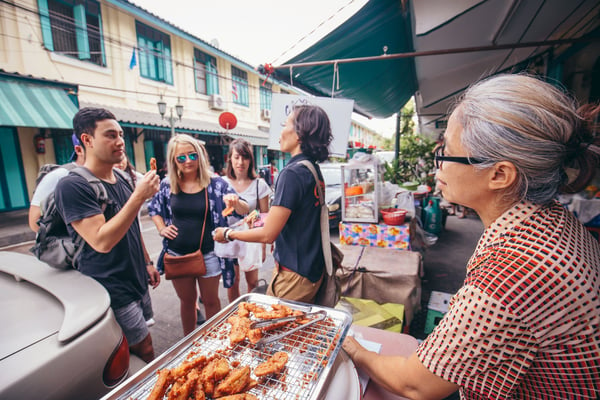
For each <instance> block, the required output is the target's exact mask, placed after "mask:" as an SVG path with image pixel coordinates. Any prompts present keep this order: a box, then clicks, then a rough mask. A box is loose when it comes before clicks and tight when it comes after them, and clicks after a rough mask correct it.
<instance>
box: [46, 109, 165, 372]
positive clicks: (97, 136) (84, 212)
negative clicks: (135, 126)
mask: <svg viewBox="0 0 600 400" xmlns="http://www.w3.org/2000/svg"><path fill="white" fill-rule="evenodd" d="M73 128H74V131H75V134H76V135H77V136H78V138H79V140H80V142H81V144H82V145H83V147H84V150H85V154H86V157H85V163H84V167H85V168H87V169H89V170H90V171H91V172H92V174H94V175H95V176H96V177H98V178H99V179H100V180H101V181H102V184H103V185H104V186H105V187H106V191H107V194H108V198H109V200H110V201H109V203H108V205H107V207H106V209H105V211H104V213H103V212H102V209H101V205H100V204H99V202H98V200H97V199H96V195H95V194H94V190H93V189H92V187H91V186H90V185H89V184H88V182H87V181H86V179H85V178H83V177H81V176H79V175H77V174H69V175H68V176H66V177H64V178H63V179H61V180H60V181H59V182H58V185H57V187H56V191H55V199H56V207H57V209H58V210H59V212H60V214H61V216H62V217H63V219H64V221H65V223H66V224H67V228H68V229H69V232H70V233H71V235H72V234H73V231H76V232H77V233H78V234H79V235H81V236H82V237H83V239H84V240H85V242H86V244H85V246H84V248H83V251H82V253H81V256H80V259H79V264H78V268H79V270H80V271H81V272H82V273H83V274H85V275H88V276H91V277H92V278H94V279H96V280H97V281H98V282H99V283H101V284H102V285H103V286H104V287H105V288H106V290H107V291H108V293H109V295H110V299H111V307H112V309H113V311H114V313H115V317H116V319H117V322H118V323H119V325H120V326H121V328H122V329H123V332H124V334H125V337H126V338H127V342H128V344H129V349H130V351H131V353H133V354H136V355H137V356H139V357H140V358H141V359H143V360H144V361H146V362H149V361H151V360H152V359H154V348H153V347H152V338H151V336H150V333H149V331H148V327H147V326H146V321H145V320H146V319H147V318H149V317H151V316H152V304H151V302H150V295H149V293H148V283H150V285H152V286H153V287H156V285H158V283H159V282H160V276H159V274H158V271H157V270H156V269H155V268H154V266H153V265H152V264H151V263H147V262H146V260H145V258H144V253H143V242H142V237H141V233H140V226H139V222H138V219H137V215H138V211H139V210H140V208H141V206H142V204H143V203H144V201H145V200H146V199H148V198H149V197H151V196H153V195H154V194H155V193H156V192H157V191H158V186H159V183H160V181H159V177H158V175H156V172H155V171H149V172H148V173H146V175H144V177H143V178H142V179H141V180H140V181H139V182H138V183H137V186H136V187H135V190H133V192H132V189H131V186H130V185H129V183H128V182H127V181H126V180H125V179H124V178H123V177H122V176H120V175H119V174H116V173H114V172H113V166H114V165H115V163H118V162H119V161H121V160H122V159H123V157H124V155H125V142H124V140H123V130H122V129H121V127H120V125H119V123H118V122H117V121H116V118H115V116H114V115H113V114H112V113H111V112H110V111H108V110H105V109H102V108H83V109H81V110H79V112H77V114H75V117H74V118H73Z"/></svg>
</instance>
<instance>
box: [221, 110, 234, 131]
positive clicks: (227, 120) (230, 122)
mask: <svg viewBox="0 0 600 400" xmlns="http://www.w3.org/2000/svg"><path fill="white" fill-rule="evenodd" d="M219 125H221V126H222V127H223V128H224V129H233V128H235V127H236V125H237V118H236V117H235V115H233V113H230V112H228V111H225V112H223V113H221V115H219Z"/></svg>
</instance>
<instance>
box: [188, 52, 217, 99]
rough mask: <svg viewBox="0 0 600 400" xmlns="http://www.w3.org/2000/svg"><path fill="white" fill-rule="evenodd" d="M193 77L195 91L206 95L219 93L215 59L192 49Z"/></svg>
mask: <svg viewBox="0 0 600 400" xmlns="http://www.w3.org/2000/svg"><path fill="white" fill-rule="evenodd" d="M194 78H195V81H196V92H198V93H202V94H208V95H211V94H219V74H218V72H217V59H216V58H215V57H213V56H209V55H208V54H206V53H203V52H201V51H200V50H198V49H194Z"/></svg>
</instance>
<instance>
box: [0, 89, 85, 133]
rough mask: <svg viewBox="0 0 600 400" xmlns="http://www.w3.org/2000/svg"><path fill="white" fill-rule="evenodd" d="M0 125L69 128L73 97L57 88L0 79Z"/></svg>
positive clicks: (71, 125)
mask: <svg viewBox="0 0 600 400" xmlns="http://www.w3.org/2000/svg"><path fill="white" fill-rule="evenodd" d="M0 104H2V107H0V126H26V127H34V128H56V129H73V116H74V115H75V113H76V112H77V110H78V108H77V105H76V97H75V96H74V99H73V100H72V99H71V97H70V96H69V94H68V93H67V92H66V91H65V89H62V88H60V87H56V86H54V87H53V86H47V85H40V84H35V83H30V82H26V81H17V80H0Z"/></svg>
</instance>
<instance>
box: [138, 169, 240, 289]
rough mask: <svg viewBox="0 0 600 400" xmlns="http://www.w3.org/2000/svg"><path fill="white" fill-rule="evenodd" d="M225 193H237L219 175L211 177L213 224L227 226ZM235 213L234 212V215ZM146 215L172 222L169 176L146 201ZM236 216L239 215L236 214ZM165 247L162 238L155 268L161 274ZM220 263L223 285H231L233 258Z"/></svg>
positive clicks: (209, 194)
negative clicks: (161, 246)
mask: <svg viewBox="0 0 600 400" xmlns="http://www.w3.org/2000/svg"><path fill="white" fill-rule="evenodd" d="M226 194H237V193H236V191H235V189H234V188H233V187H232V186H231V185H230V184H229V183H227V182H226V181H225V180H224V179H223V178H221V177H211V178H210V184H209V185H208V202H209V204H210V211H211V216H212V219H213V225H214V226H215V227H218V226H227V219H226V218H225V217H223V215H222V214H221V212H222V211H223V209H224V208H225V202H224V201H223V196H224V195H226ZM235 214H236V213H235V212H234V215H235ZM148 215H150V217H154V216H155V215H159V216H161V217H162V219H163V220H164V221H165V224H166V225H171V224H172V223H173V212H172V210H171V185H170V183H169V177H165V178H164V179H163V180H162V181H161V182H160V187H159V189H158V192H157V193H156V194H155V195H154V197H152V199H151V200H150V202H149V203H148ZM238 217H241V216H239V215H238ZM166 248H167V239H166V238H163V252H162V253H161V255H160V256H159V257H158V263H157V269H158V271H159V272H160V273H161V274H162V273H163V272H164V268H163V263H162V259H163V253H164V252H165V250H166ZM219 261H220V263H221V273H222V276H223V286H225V287H226V288H229V287H231V285H232V284H233V280H234V278H235V270H234V268H233V260H232V259H229V258H219Z"/></svg>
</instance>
